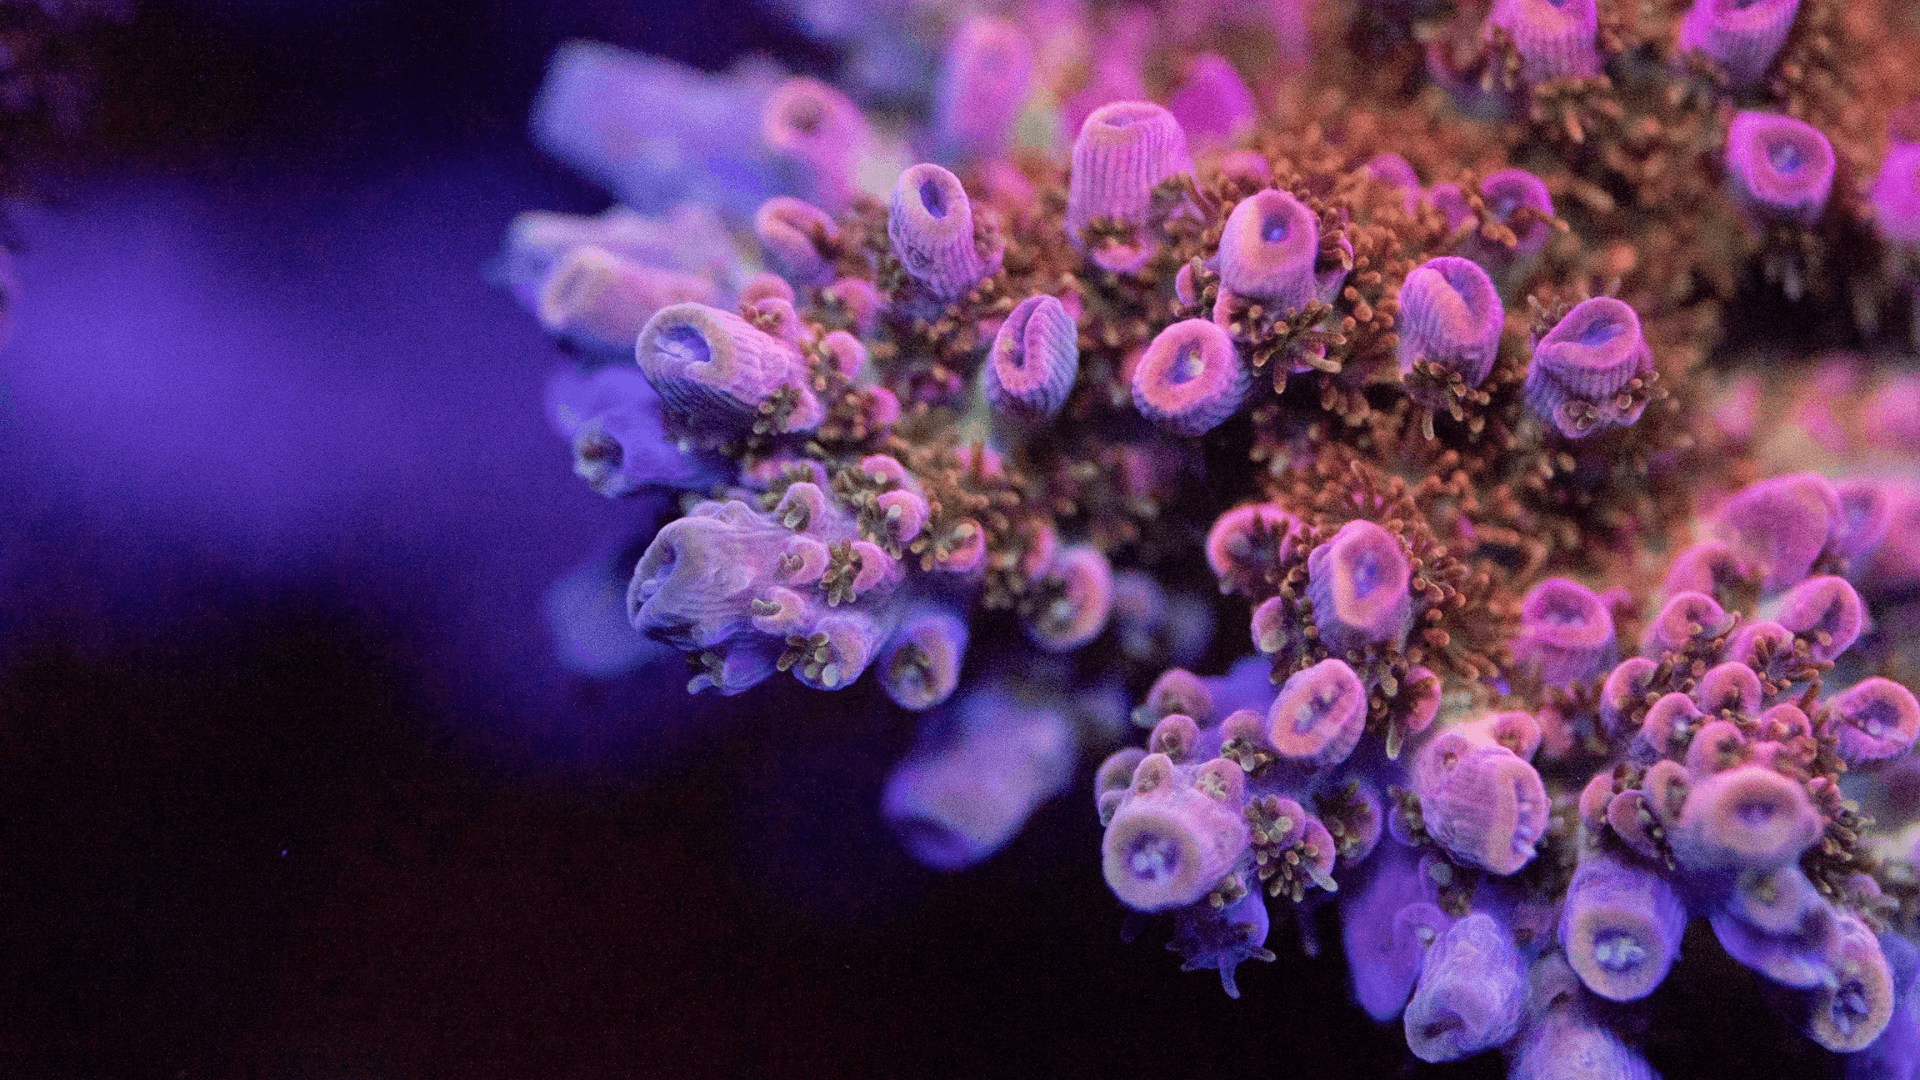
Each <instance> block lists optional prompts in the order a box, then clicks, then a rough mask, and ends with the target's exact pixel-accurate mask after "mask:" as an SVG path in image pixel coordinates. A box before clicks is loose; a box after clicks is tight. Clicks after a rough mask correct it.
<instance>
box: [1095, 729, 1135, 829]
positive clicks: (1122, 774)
mask: <svg viewBox="0 0 1920 1080" xmlns="http://www.w3.org/2000/svg"><path fill="white" fill-rule="evenodd" d="M1146 756H1147V752H1146V751H1145V750H1142V749H1140V748H1139V747H1137V746H1129V747H1127V748H1125V749H1123V750H1116V751H1114V752H1113V753H1112V754H1111V755H1109V756H1108V757H1107V760H1105V761H1103V762H1101V763H1100V768H1099V769H1098V770H1096V771H1095V772H1094V774H1093V804H1094V807H1095V808H1096V809H1097V810H1099V811H1100V827H1101V828H1103V829H1104V828H1106V827H1107V823H1108V822H1110V821H1112V820H1113V812H1114V811H1115V810H1117V809H1119V807H1120V802H1121V800H1122V798H1123V797H1124V796H1125V795H1126V792H1127V789H1128V788H1130V787H1132V786H1133V771H1134V770H1135V769H1137V768H1139V767H1140V759H1142V758H1144V757H1146Z"/></svg>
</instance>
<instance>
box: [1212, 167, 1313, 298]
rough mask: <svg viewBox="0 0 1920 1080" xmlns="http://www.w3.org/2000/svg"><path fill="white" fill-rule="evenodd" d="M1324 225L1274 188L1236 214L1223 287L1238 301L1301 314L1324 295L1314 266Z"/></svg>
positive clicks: (1226, 243)
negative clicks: (1300, 312) (1238, 299)
mask: <svg viewBox="0 0 1920 1080" xmlns="http://www.w3.org/2000/svg"><path fill="white" fill-rule="evenodd" d="M1319 254H1320V223H1319V221H1318V220H1317V219H1316V218H1315V217H1314V215H1313V211H1311V210H1309V209H1307V207H1306V204H1305V203H1302V202H1301V201H1300V200H1299V199H1296V198H1294V197H1293V195H1291V194H1290V193H1288V192H1285V191H1278V190H1276V189H1273V188H1268V189H1267V190H1265V191H1261V192H1256V193H1255V194H1253V195H1251V196H1248V197H1247V198H1245V199H1242V200H1240V202H1239V204H1238V205H1236V206H1235V207H1234V208H1233V213H1231V214H1229V215H1228V216H1227V224H1226V226H1225V229H1224V231H1223V232H1222V233H1221V234H1220V285H1221V287H1222V288H1223V289H1226V290H1228V291H1230V292H1232V293H1233V294H1234V295H1236V296H1241V297H1245V298H1247V299H1250V300H1259V301H1262V302H1265V303H1268V304H1271V305H1273V307H1274V308H1275V309H1276V311H1277V312H1279V313H1286V312H1290V311H1298V310H1300V309H1302V308H1304V307H1306V306H1307V304H1309V303H1310V302H1312V301H1313V300H1314V299H1315V297H1316V296H1317V295H1318V293H1319V282H1318V280H1317V279H1316V278H1315V277H1314V272H1313V266H1314V262H1315V260H1316V259H1317V258H1318V257H1319Z"/></svg>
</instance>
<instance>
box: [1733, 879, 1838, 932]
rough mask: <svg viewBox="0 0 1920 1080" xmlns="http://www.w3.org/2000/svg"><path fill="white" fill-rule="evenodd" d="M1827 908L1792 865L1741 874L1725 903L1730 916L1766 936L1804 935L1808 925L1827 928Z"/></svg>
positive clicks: (1813, 888)
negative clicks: (1825, 926)
mask: <svg viewBox="0 0 1920 1080" xmlns="http://www.w3.org/2000/svg"><path fill="white" fill-rule="evenodd" d="M1826 906H1827V905H1826V901H1825V900H1822V899H1821V898H1820V891H1819V890H1818V889H1817V888H1815V887H1814V884H1813V882H1812V881H1809V880H1808V879H1807V875H1806V873H1805V872H1804V871H1802V870H1801V869H1800V868H1799V867H1798V866H1795V865H1794V864H1792V863H1788V864H1786V865H1784V866H1780V867H1776V868H1774V869H1772V870H1768V871H1748V872H1747V873H1744V874H1741V875H1740V877H1739V879H1738V880H1737V881H1736V882H1735V883H1734V887H1733V890H1732V891H1731V892H1730V893H1728V894H1727V900H1726V910H1727V914H1729V915H1732V916H1733V917H1735V918H1737V919H1739V920H1740V921H1741V922H1743V923H1746V924H1747V925H1748V926H1750V927H1752V928H1753V929H1755V930H1758V931H1760V932H1762V933H1765V934H1798V933H1802V932H1803V930H1804V928H1805V927H1806V926H1807V925H1808V924H1809V922H1812V923H1815V924H1821V925H1824V923H1825V922H1826V920H1827V912H1826ZM1822 933H1824V930H1823V931H1822Z"/></svg>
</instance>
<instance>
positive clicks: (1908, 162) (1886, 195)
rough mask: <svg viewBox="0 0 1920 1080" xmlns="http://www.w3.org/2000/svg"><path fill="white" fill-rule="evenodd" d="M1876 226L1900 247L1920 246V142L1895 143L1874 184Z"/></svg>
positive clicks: (1874, 217)
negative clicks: (1907, 245)
mask: <svg viewBox="0 0 1920 1080" xmlns="http://www.w3.org/2000/svg"><path fill="white" fill-rule="evenodd" d="M1871 197H1872V200H1873V224H1874V227H1875V228H1877V229H1879V230H1880V235H1881V236H1883V237H1885V238H1886V239H1888V240H1892V241H1894V242H1896V243H1900V244H1920V143H1895V144H1894V145H1893V146H1892V147H1890V148H1889V149H1888V150H1887V156H1886V158H1885V159H1884V160H1882V161H1881V162H1880V173H1879V175H1878V176H1876V177H1874V181H1873V191H1872V196H1871Z"/></svg>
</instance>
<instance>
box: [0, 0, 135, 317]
mask: <svg viewBox="0 0 1920 1080" xmlns="http://www.w3.org/2000/svg"><path fill="white" fill-rule="evenodd" d="M132 14H133V0H0V198H6V199H17V198H20V197H21V196H23V195H27V194H29V193H30V190H29V181H28V179H27V177H26V175H25V172H24V169H23V165H24V164H25V162H26V161H27V159H28V158H29V157H31V156H32V154H33V152H34V151H36V150H39V149H43V148H44V146H45V144H47V143H48V142H49V141H50V140H53V139H72V138H73V137H75V136H76V135H78V134H79V133H80V131H81V129H82V128H83V127H84V126H85V122H86V116H87V107H88V105H89V104H90V102H91V101H92V98H93V90H94V83H95V79H96V74H95V71H94V67H93V65H92V64H91V62H90V60H91V58H90V56H89V54H88V45H89V35H90V32H91V31H93V30H94V29H95V28H96V27H98V26H99V25H101V24H103V23H107V22H124V21H125V20H127V19H129V18H131V17H132ZM15 243H16V241H15V237H14V236H13V231H12V229H11V228H10V227H6V226H4V225H0V346H4V345H5V344H6V343H7V341H8V340H9V339H11V338H12V336H13V322H14V309H15V307H16V305H17V304H18V303H19V301H20V278H19V274H18V273H17V271H16V270H15V269H14V264H13V252H12V250H11V248H12V247H13V246H15Z"/></svg>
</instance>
